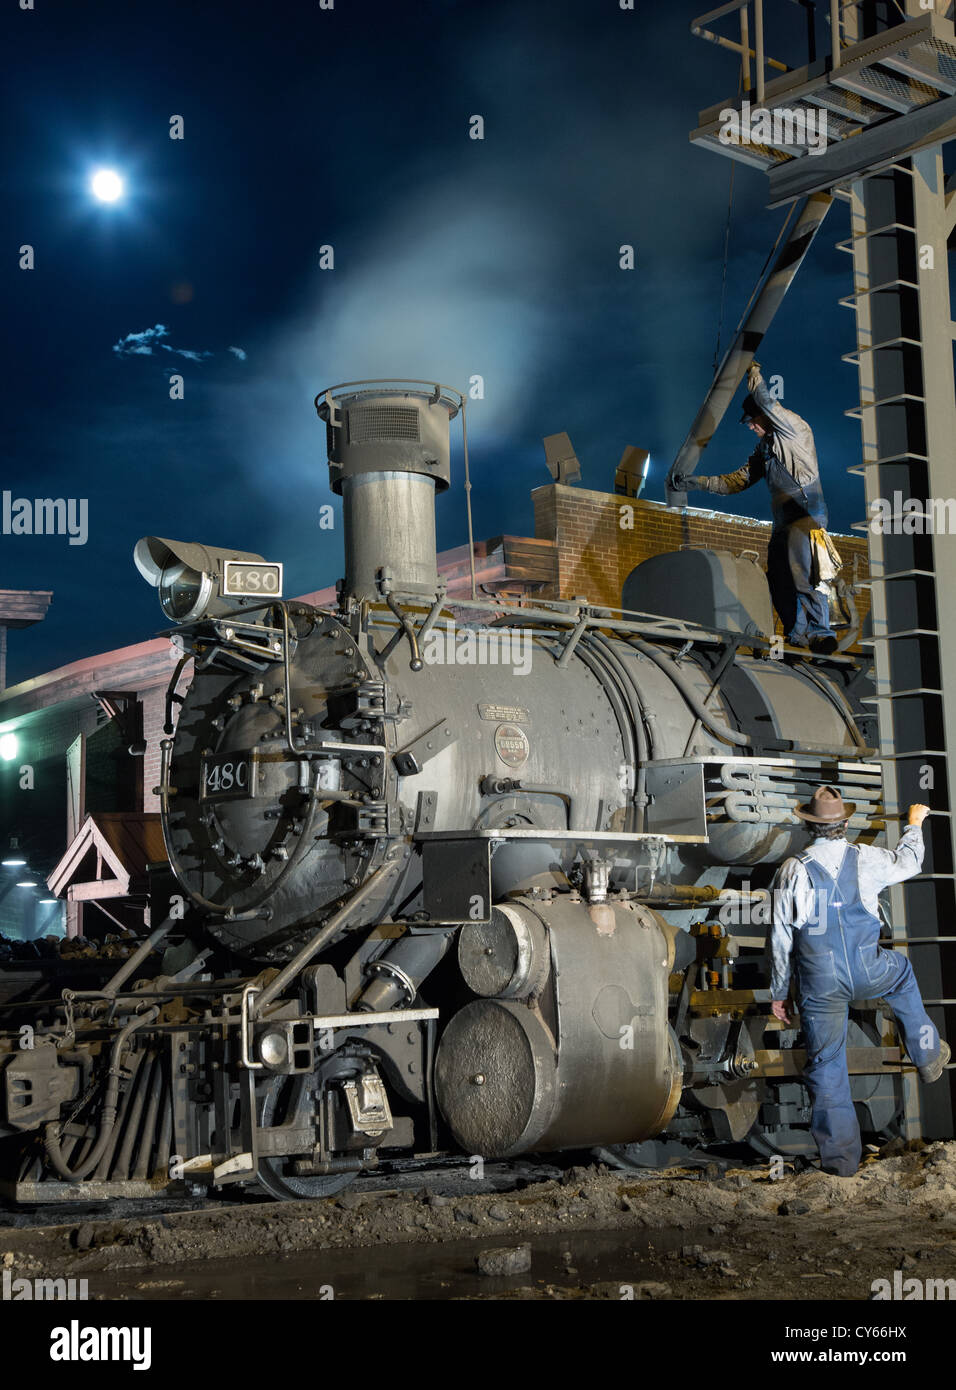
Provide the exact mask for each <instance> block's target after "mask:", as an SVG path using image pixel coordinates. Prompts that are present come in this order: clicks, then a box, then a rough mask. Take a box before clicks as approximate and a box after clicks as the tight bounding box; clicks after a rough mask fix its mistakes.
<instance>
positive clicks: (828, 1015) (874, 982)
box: [770, 787, 950, 1177]
mask: <svg viewBox="0 0 956 1390" xmlns="http://www.w3.org/2000/svg"><path fill="white" fill-rule="evenodd" d="M854 809H855V808H854V806H853V805H846V804H844V801H843V798H842V797H841V796H840V793H839V792H838V791H836V790H834V788H833V787H823V788H821V789H820V790H818V791H816V792H814V794H813V797H812V799H811V801H810V803H809V804H808V805H806V806H801V807H800V808H799V810H798V811H797V815H798V816H799V817H800V819H801V820H803V821H805V822H806V823H807V825H808V826H809V828H810V834H811V837H812V838H811V842H810V845H809V847H808V848H807V849H805V850H804V851H803V852H802V853H801V854H798V855H796V856H795V857H794V858H791V859H787V860H786V861H785V862H784V863H783V864H782V865H781V866H780V868H779V869H778V871H777V874H776V876H775V878H774V883H773V893H772V899H773V929H772V934H771V956H772V961H773V975H772V978H771V982H770V994H771V999H772V1001H773V1002H772V1004H771V1008H772V1009H773V1013H774V1016H775V1017H776V1018H778V1019H780V1021H781V1022H782V1023H785V1024H789V1023H790V1016H789V1014H788V1012H787V1002H786V1001H787V995H788V992H789V981H790V972H791V963H792V965H793V968H794V969H793V973H794V977H795V978H794V987H793V997H794V999H795V1001H796V1004H797V1008H798V1010H799V1013H800V1024H801V1026H802V1028H803V1034H804V1040H805V1046H806V1063H805V1065H804V1069H803V1079H804V1081H805V1082H806V1084H807V1087H808V1088H809V1091H810V1097H811V1101H812V1105H813V1113H812V1118H811V1122H810V1130H811V1133H812V1134H813V1138H814V1140H815V1141H816V1144H817V1147H818V1149H819V1150H820V1161H821V1166H822V1168H823V1171H824V1172H825V1173H837V1174H839V1175H840V1176H841V1177H852V1175H853V1174H854V1173H855V1172H856V1170H857V1168H858V1167H859V1163H860V1156H861V1152H862V1149H861V1143H860V1127H859V1125H858V1123H857V1119H856V1112H855V1111H854V1109H853V1100H852V1097H851V1094H850V1078H849V1075H848V1074H847V1061H846V1037H847V1017H848V1009H849V1007H850V1001H851V1000H853V999H885V1000H886V1002H887V1004H888V1005H889V1006H890V1008H891V1009H892V1010H893V1014H894V1016H895V1018H896V1023H897V1027H898V1030H899V1032H900V1033H901V1035H902V1039H903V1042H904V1044H905V1046H906V1051H907V1053H908V1054H909V1057H910V1060H911V1061H912V1062H913V1063H914V1064H915V1066H916V1069H917V1071H918V1072H919V1075H920V1078H921V1079H922V1080H923V1081H926V1082H930V1081H937V1080H938V1079H939V1078H940V1076H942V1074H943V1068H944V1067H945V1065H946V1063H947V1062H948V1061H949V1056H950V1049H949V1044H948V1043H945V1042H942V1041H941V1040H940V1036H939V1033H938V1032H937V1030H936V1027H935V1025H934V1024H933V1022H932V1021H931V1019H930V1018H929V1015H928V1014H927V1012H926V1010H925V1008H924V1007H923V1001H922V999H921V997H920V992H919V988H918V986H917V984H916V980H915V978H914V976H913V967H912V965H910V962H909V961H908V960H907V958H906V957H905V956H903V955H900V954H899V953H898V952H896V951H887V950H884V948H883V947H881V946H880V944H879V936H880V919H879V916H878V913H877V895H878V894H879V892H880V890H881V889H882V888H885V887H887V886H888V885H889V884H891V883H901V882H902V881H903V880H904V879H906V878H910V877H912V875H913V874H915V873H917V872H918V871H919V868H920V865H921V864H922V862H923V831H922V824H923V821H924V820H925V818H926V816H927V815H929V807H928V806H918V805H917V806H911V807H910V808H909V814H908V818H907V820H908V824H907V828H906V830H905V831H904V833H903V834H902V835H901V836H900V840H899V843H898V845H897V847H896V849H895V850H885V849H877V848H876V847H875V846H872V845H851V844H849V843H848V842H847V839H846V827H847V821H848V819H849V817H850V816H851V815H852V814H853V811H854Z"/></svg>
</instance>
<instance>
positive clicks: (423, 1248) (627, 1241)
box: [89, 1230, 701, 1300]
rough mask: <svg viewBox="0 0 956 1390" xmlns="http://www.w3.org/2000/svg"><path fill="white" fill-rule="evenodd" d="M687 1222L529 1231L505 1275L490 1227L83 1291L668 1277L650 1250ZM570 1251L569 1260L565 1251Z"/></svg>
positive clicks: (399, 1286) (435, 1294)
mask: <svg viewBox="0 0 956 1390" xmlns="http://www.w3.org/2000/svg"><path fill="white" fill-rule="evenodd" d="M700 1238H701V1237H700V1236H699V1235H697V1236H695V1234H694V1232H692V1231H676V1230H675V1231H654V1232H653V1234H652V1236H651V1235H645V1234H643V1233H628V1234H624V1233H623V1232H620V1231H592V1232H586V1233H585V1232H580V1231H577V1232H575V1231H569V1232H568V1233H567V1234H560V1233H559V1234H556V1235H552V1234H549V1235H541V1236H534V1237H532V1238H531V1240H530V1244H531V1269H530V1270H529V1271H527V1272H526V1273H524V1274H516V1275H511V1276H508V1277H507V1278H490V1277H488V1276H486V1275H483V1274H479V1273H478V1271H477V1269H476V1267H475V1256H476V1255H477V1254H478V1252H479V1251H480V1250H487V1249H492V1248H499V1247H512V1246H515V1245H519V1244H521V1243H522V1241H521V1239H519V1238H516V1237H515V1236H514V1235H510V1236H509V1235H505V1234H504V1233H502V1236H501V1237H500V1238H499V1239H495V1237H494V1234H493V1233H489V1234H488V1235H487V1236H486V1237H483V1238H481V1239H473V1240H458V1241H441V1242H434V1243H424V1244H420V1245H390V1246H379V1247H370V1248H365V1249H354V1248H352V1249H342V1250H309V1251H298V1252H295V1253H292V1254H288V1255H255V1256H250V1257H248V1258H243V1259H241V1260H235V1259H232V1260H202V1261H196V1262H195V1263H191V1264H188V1265H182V1264H179V1265H154V1266H153V1267H152V1269H150V1270H149V1271H145V1270H130V1271H128V1272H126V1273H122V1272H118V1273H116V1274H110V1273H109V1272H108V1271H104V1272H103V1273H100V1274H91V1275H90V1276H89V1282H90V1297H91V1298H101V1299H103V1298H105V1299H116V1298H119V1299H136V1300H139V1299H148V1300H157V1299H162V1300H169V1299H213V1298H215V1299H222V1300H231V1299H242V1300H251V1299H257V1300H270V1299H282V1300H287V1299H300V1300H309V1299H312V1300H327V1299H329V1298H334V1299H336V1300H343V1299H345V1300H349V1299H388V1300H394V1299H399V1300H400V1299H409V1300H420V1299H426V1300H427V1299H452V1298H463V1297H469V1296H473V1295H477V1294H483V1295H488V1294H492V1295H494V1294H502V1293H507V1292H508V1291H509V1290H512V1289H517V1288H523V1287H528V1286H529V1285H530V1286H536V1287H543V1286H544V1285H547V1284H556V1285H558V1286H559V1287H561V1288H563V1289H574V1288H576V1287H578V1286H579V1285H580V1286H582V1287H584V1288H586V1287H587V1286H589V1285H591V1284H595V1283H604V1282H612V1283H613V1282H620V1283H622V1284H628V1283H630V1284H633V1283H638V1282H640V1280H642V1279H653V1280H655V1281H661V1282H669V1279H668V1275H667V1273H666V1272H665V1270H666V1267H665V1268H664V1269H662V1267H661V1265H660V1264H659V1263H658V1262H657V1261H656V1260H655V1259H654V1255H655V1253H659V1252H661V1251H664V1250H670V1249H673V1248H674V1247H675V1246H680V1245H684V1244H690V1243H692V1242H693V1241H695V1240H699V1239H700ZM565 1252H570V1255H571V1269H573V1270H574V1271H575V1272H574V1273H570V1272H569V1269H568V1262H567V1260H566V1259H565V1258H563V1256H564V1254H565Z"/></svg>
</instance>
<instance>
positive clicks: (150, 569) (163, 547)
mask: <svg viewBox="0 0 956 1390" xmlns="http://www.w3.org/2000/svg"><path fill="white" fill-rule="evenodd" d="M133 560H134V561H135V564H136V568H137V569H138V570H139V572H140V574H141V575H142V576H143V578H144V579H145V580H147V582H148V583H150V584H152V585H153V587H154V588H156V589H158V590H159V603H160V607H161V608H162V610H163V612H164V613H165V614H166V617H167V618H171V619H172V620H173V622H176V623H186V622H192V621H193V620H194V619H196V618H218V617H222V616H223V615H224V614H227V613H235V612H238V611H241V610H242V609H243V608H244V607H248V606H250V605H251V606H253V607H255V606H257V605H261V603H262V601H263V600H264V599H270V598H276V599H278V598H281V597H282V566H281V565H278V564H273V563H271V562H269V561H267V560H264V559H263V558H262V556H261V555H253V554H252V553H251V552H250V551H246V550H218V549H214V548H213V547H212V546H208V545H197V544H194V543H191V542H186V541H169V540H164V539H163V537H162V536H144V537H143V539H142V540H141V541H139V542H138V543H137V545H136V548H135V550H134V551H133Z"/></svg>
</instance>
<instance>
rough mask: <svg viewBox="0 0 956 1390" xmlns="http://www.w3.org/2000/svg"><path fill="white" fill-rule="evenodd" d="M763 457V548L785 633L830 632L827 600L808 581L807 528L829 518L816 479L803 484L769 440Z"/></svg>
mask: <svg viewBox="0 0 956 1390" xmlns="http://www.w3.org/2000/svg"><path fill="white" fill-rule="evenodd" d="M763 460H764V471H765V476H766V479H767V486H768V487H769V488H770V506H771V510H772V512H773V532H772V533H771V536H770V544H769V547H768V550H767V579H768V582H769V584H770V594H771V598H772V599H773V606H774V608H775V609H776V610H777V613H778V614H779V615H780V621H781V622H782V623H783V627H784V631H785V632H786V633H787V635H788V636H789V637H808V638H809V637H832V636H833V635H834V633H833V629H832V628H831V627H830V609H829V604H828V602H827V599H826V597H825V596H824V595H823V594H821V593H819V592H818V590H816V589H815V588H814V587H813V584H812V583H811V582H810V570H811V564H812V555H811V547H810V532H811V530H814V529H817V528H822V529H824V530H825V529H826V525H827V519H828V517H827V504H826V502H825V501H824V497H823V488H822V486H821V484H820V479H819V477H817V478H814V479H813V481H812V482H810V483H807V485H806V487H801V486H800V484H799V483H798V482H797V481H796V479H795V478H793V477H791V475H790V473H789V472H788V471H787V469H786V468H785V467H784V465H783V464H782V463H781V462H780V460H779V459H778V458H777V456H776V454H774V452H773V445H772V442H771V441H770V440H769V439H768V440H767V441H766V447H765V448H764V450H763Z"/></svg>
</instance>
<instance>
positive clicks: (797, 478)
mask: <svg viewBox="0 0 956 1390" xmlns="http://www.w3.org/2000/svg"><path fill="white" fill-rule="evenodd" d="M751 395H752V396H753V398H754V400H755V401H756V402H757V404H758V405H759V406H760V409H761V410H762V412H763V413H764V415H766V417H767V419H768V420H769V421H770V423H771V425H772V427H773V432H772V433H768V434H765V435H764V437H763V439H761V441H760V443H759V444H758V445H757V447H756V449H755V450H754V451H753V453H752V454H751V455H750V458H749V459H748V460H747V462H746V463H745V464H744V466H743V467H742V468H738V469H736V470H735V471H734V472H733V473H722V474H719V475H716V476H711V477H706V476H703V477H696V478H695V479H694V486H695V487H698V488H701V489H702V490H703V491H704V492H716V493H719V494H721V495H723V496H727V495H728V494H729V493H733V492H744V491H746V489H747V488H748V487H753V485H754V484H755V483H759V482H760V480H761V478H766V480H767V486H768V487H769V488H770V505H771V508H772V511H773V525H774V530H781V529H783V528H784V527H786V526H790V525H792V523H793V522H795V521H801V520H803V518H805V517H810V518H811V520H812V521H813V523H814V525H816V526H820V527H823V528H824V529H826V525H827V505H826V502H825V501H824V500H823V489H822V487H821V485H820V466H819V464H818V463H817V450H816V445H815V444H814V442H813V431H812V430H811V429H810V426H809V425H808V424H807V422H806V420H802V419H801V418H800V416H799V415H796V414H795V413H794V412H793V411H792V410H785V409H784V407H783V406H782V405H781V404H780V402H779V401H775V400H774V399H773V397H772V396H771V394H770V392H769V391H768V390H767V385H766V382H765V381H764V379H763V377H762V376H758V377H757V380H756V382H755V384H754V385H753V387H752V389H751Z"/></svg>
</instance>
